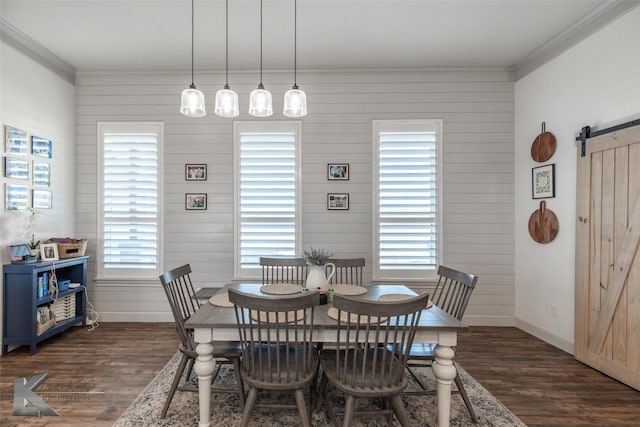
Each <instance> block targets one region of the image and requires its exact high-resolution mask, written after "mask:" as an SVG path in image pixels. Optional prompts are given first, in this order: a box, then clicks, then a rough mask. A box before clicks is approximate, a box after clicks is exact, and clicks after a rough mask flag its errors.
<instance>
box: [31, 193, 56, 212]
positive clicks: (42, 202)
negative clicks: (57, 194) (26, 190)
mask: <svg viewBox="0 0 640 427" xmlns="http://www.w3.org/2000/svg"><path fill="white" fill-rule="evenodd" d="M31 191H32V194H31V204H32V205H33V207H34V208H35V209H51V198H52V197H51V191H49V190H31Z"/></svg>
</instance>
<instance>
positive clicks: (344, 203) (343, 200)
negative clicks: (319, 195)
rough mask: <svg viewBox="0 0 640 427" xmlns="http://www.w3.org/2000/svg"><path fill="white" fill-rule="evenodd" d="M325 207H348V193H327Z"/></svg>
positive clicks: (340, 208) (344, 208)
mask: <svg viewBox="0 0 640 427" xmlns="http://www.w3.org/2000/svg"><path fill="white" fill-rule="evenodd" d="M327 209H329V210H330V211H332V210H347V209H349V195H348V194H346V193H340V194H337V193H329V194H327Z"/></svg>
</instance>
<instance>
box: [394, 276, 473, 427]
mask: <svg viewBox="0 0 640 427" xmlns="http://www.w3.org/2000/svg"><path fill="white" fill-rule="evenodd" d="M438 275H439V278H438V283H437V284H436V288H435V290H434V293H433V297H432V301H433V303H434V304H435V305H437V306H438V307H439V308H441V309H442V310H444V311H446V312H447V313H448V314H450V315H451V316H453V317H455V318H456V319H458V320H462V317H463V316H464V312H465V311H466V309H467V304H468V303H469V299H470V298H471V294H472V293H473V291H474V289H475V288H476V284H477V283H478V276H475V275H473V274H469V273H464V272H462V271H458V270H454V269H453V268H449V267H445V266H442V265H441V266H439V267H438ZM435 348H436V345H435V344H432V343H414V344H413V345H412V346H411V351H410V352H409V360H408V362H407V370H408V372H409V373H410V374H411V376H412V377H413V378H414V379H415V381H416V383H417V384H418V386H419V387H420V390H409V391H405V392H404V395H409V396H411V395H414V396H415V395H434V394H436V391H435V390H433V389H429V387H427V385H426V384H425V383H424V381H422V379H421V378H420V375H419V374H418V372H416V371H415V370H414V369H413V368H415V367H420V366H422V367H424V366H431V364H432V363H433V361H434V359H435ZM454 381H455V383H456V386H457V388H458V389H457V390H452V391H451V393H452V394H460V396H461V397H462V400H463V401H464V404H465V406H466V407H467V410H468V411H469V415H470V416H471V419H472V420H473V422H474V423H477V422H478V418H477V417H476V414H475V411H474V410H473V406H472V405H471V401H470V400H469V397H468V396H467V391H466V390H465V388H464V385H463V384H462V381H461V380H460V376H459V375H457V374H456V377H455V378H454Z"/></svg>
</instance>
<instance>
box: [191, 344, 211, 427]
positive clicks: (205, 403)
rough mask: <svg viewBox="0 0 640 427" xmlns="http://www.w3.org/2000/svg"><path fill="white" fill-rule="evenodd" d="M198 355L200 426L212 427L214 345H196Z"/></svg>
mask: <svg viewBox="0 0 640 427" xmlns="http://www.w3.org/2000/svg"><path fill="white" fill-rule="evenodd" d="M196 353H198V356H197V357H196V361H195V364H194V366H193V370H194V372H195V373H196V375H198V398H199V406H200V423H199V424H198V425H199V426H200V427H210V426H211V420H210V418H209V417H210V414H211V381H212V377H213V371H214V369H215V367H216V361H215V359H214V358H213V345H212V344H211V343H199V344H198V345H197V346H196Z"/></svg>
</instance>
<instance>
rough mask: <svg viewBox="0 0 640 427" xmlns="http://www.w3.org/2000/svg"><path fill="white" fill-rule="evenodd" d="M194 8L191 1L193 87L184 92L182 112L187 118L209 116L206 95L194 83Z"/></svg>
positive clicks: (181, 103)
mask: <svg viewBox="0 0 640 427" xmlns="http://www.w3.org/2000/svg"><path fill="white" fill-rule="evenodd" d="M193 21H194V8H193V0H191V85H189V88H188V89H185V90H183V91H182V99H181V101H180V112H181V113H182V114H184V115H185V116H187V117H202V116H204V115H205V114H207V112H206V110H205V106H204V94H203V93H202V92H200V91H199V90H198V89H196V85H195V84H194V83H193V33H194V29H193V27H194V23H193Z"/></svg>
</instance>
